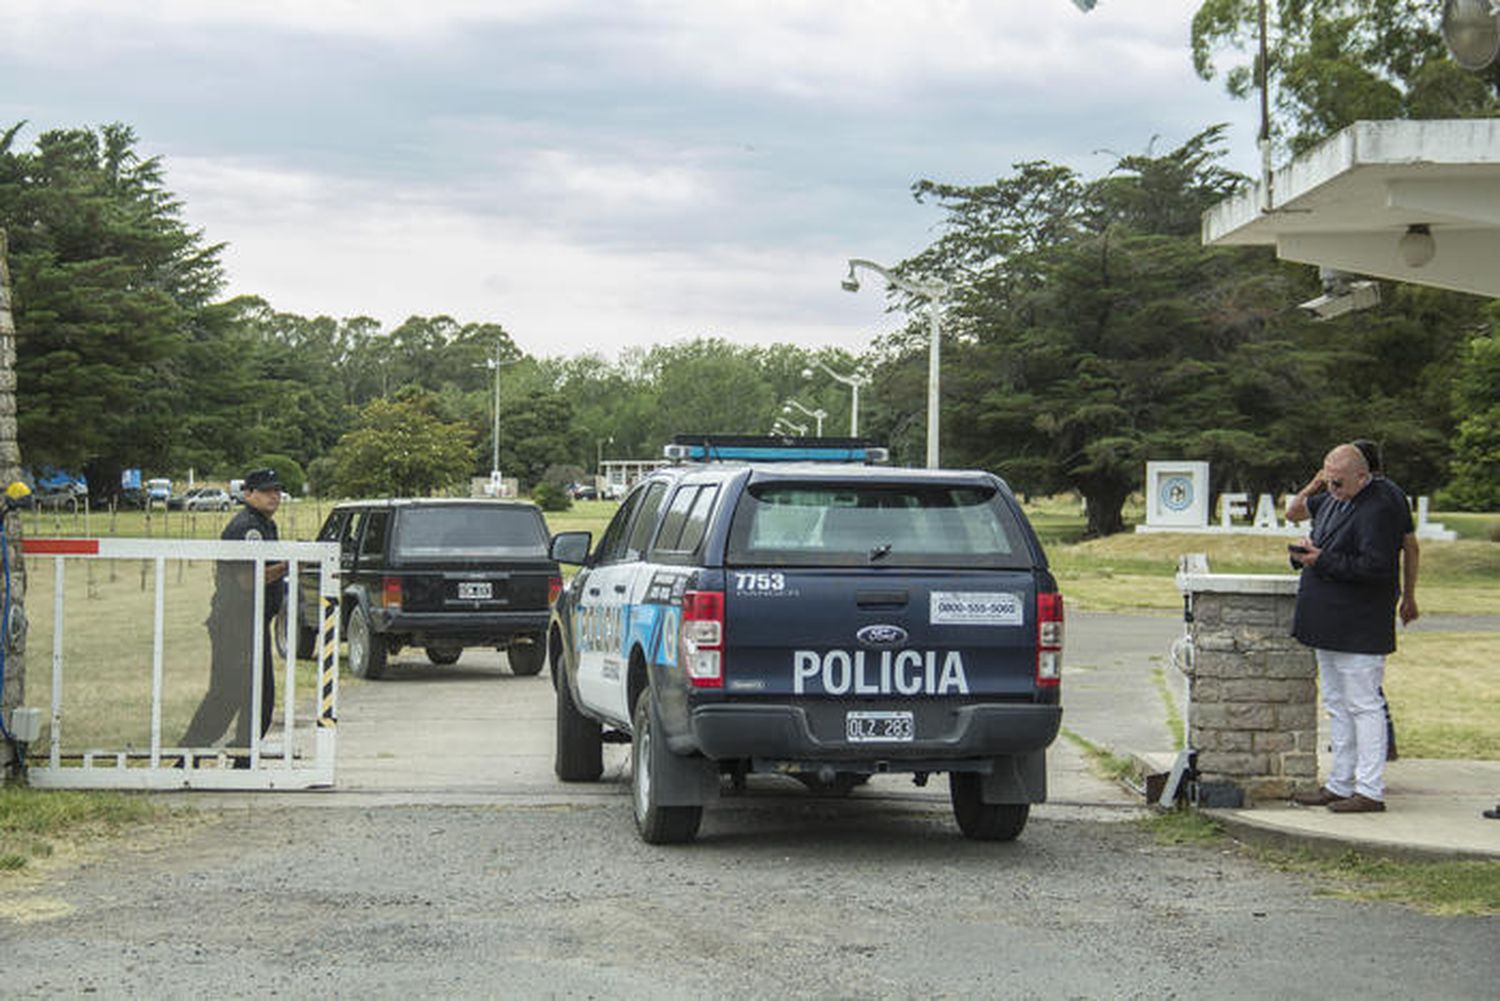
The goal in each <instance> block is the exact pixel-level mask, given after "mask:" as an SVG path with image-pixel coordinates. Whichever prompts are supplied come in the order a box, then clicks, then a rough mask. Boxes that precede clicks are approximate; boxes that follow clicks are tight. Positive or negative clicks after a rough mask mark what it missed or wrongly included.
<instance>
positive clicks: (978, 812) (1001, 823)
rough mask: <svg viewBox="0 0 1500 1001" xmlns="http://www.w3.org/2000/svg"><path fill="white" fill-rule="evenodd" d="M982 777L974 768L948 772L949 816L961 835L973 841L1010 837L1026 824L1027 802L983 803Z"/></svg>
mask: <svg viewBox="0 0 1500 1001" xmlns="http://www.w3.org/2000/svg"><path fill="white" fill-rule="evenodd" d="M983 786H984V778H983V776H981V775H978V774H976V773H974V772H949V773H948V793H949V795H950V796H951V797H952V799H953V816H954V819H956V820H957V821H958V829H959V830H961V831H963V832H964V837H966V838H973V839H974V840H976V841H1014V840H1015V839H1016V838H1018V837H1020V836H1021V831H1023V830H1024V829H1025V827H1026V818H1027V817H1029V816H1030V815H1031V804H1030V803H986V802H984V800H983V799H982V798H981V790H982V788H983Z"/></svg>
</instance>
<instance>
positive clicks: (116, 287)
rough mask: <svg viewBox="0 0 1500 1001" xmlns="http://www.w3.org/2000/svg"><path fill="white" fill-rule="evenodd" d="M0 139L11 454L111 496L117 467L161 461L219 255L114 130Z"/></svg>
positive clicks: (121, 131) (122, 133)
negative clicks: (11, 285) (11, 329)
mask: <svg viewBox="0 0 1500 1001" xmlns="http://www.w3.org/2000/svg"><path fill="white" fill-rule="evenodd" d="M24 124H25V123H21V124H19V125H16V126H14V127H12V128H10V129H8V130H7V131H5V132H4V133H3V134H0V225H4V226H5V227H6V229H8V230H9V232H10V234H11V252H12V267H13V270H14V275H15V313H16V328H17V335H18V347H17V355H18V358H17V365H16V369H17V389H18V397H19V399H20V400H21V401H22V406H21V408H20V413H19V415H18V427H19V434H20V438H21V442H22V448H23V449H24V450H25V453H26V454H27V455H28V456H29V457H30V459H31V460H32V461H34V462H38V463H49V464H53V465H59V466H66V467H69V468H75V469H76V468H78V467H79V466H83V467H84V468H85V469H86V470H87V471H88V473H89V481H90V485H91V487H92V488H93V489H94V490H95V491H96V492H112V490H113V489H115V488H117V486H118V483H119V476H118V471H119V469H120V468H121V467H122V466H125V465H142V466H157V467H160V466H161V465H163V464H165V463H166V462H168V461H169V459H170V457H171V455H172V449H173V444H174V432H175V429H176V428H177V423H178V418H179V413H180V408H181V406H182V403H183V398H182V396H181V395H180V394H181V387H180V386H178V385H174V384H173V380H172V379H171V378H170V375H169V374H170V372H171V371H172V370H173V366H176V365H178V364H180V363H181V361H182V358H183V355H184V353H185V351H186V350H187V348H188V347H189V345H190V343H191V341H192V330H193V326H194V323H195V321H196V320H197V319H198V316H199V314H200V313H201V311H202V310H204V309H205V307H207V305H208V304H209V302H210V300H211V299H212V297H213V296H214V295H215V294H216V293H217V292H218V290H219V287H220V283H221V272H220V267H219V261H218V257H219V251H220V248H219V247H218V246H215V245H210V244H206V243H205V242H204V239H203V236H202V234H201V233H199V232H196V231H193V230H190V229H188V228H187V227H186V225H185V224H184V223H183V221H182V219H181V218H180V206H179V204H178V203H177V201H176V200H175V199H174V198H173V197H172V195H171V194H170V193H169V192H168V191H166V189H165V188H164V187H163V185H162V167H161V162H160V160H159V159H158V158H155V157H149V158H144V159H143V158H141V157H140V156H139V155H138V154H137V153H136V149H135V146H136V137H135V134H134V132H133V131H132V130H131V129H130V128H129V127H127V126H125V125H120V124H114V125H105V126H102V127H100V128H98V129H64V130H56V131H49V132H44V133H42V135H41V136H40V137H39V138H38V139H37V141H36V145H35V148H34V149H32V150H30V151H25V150H19V149H17V148H16V137H17V135H18V134H19V132H20V130H21V129H22V127H23V126H24Z"/></svg>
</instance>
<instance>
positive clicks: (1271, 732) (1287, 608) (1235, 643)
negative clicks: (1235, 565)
mask: <svg viewBox="0 0 1500 1001" xmlns="http://www.w3.org/2000/svg"><path fill="white" fill-rule="evenodd" d="M1200 566H1202V567H1205V568H1206V563H1202V564H1200ZM1177 585H1178V587H1179V589H1181V590H1182V592H1183V593H1184V594H1185V595H1187V596H1188V597H1189V599H1190V602H1191V609H1192V615H1193V624H1192V639H1193V654H1192V661H1191V665H1190V666H1189V669H1188V720H1187V723H1188V746H1189V747H1192V748H1194V749H1195V750H1196V751H1197V752H1198V757H1197V771H1198V781H1199V783H1200V787H1205V788H1214V787H1218V788H1221V789H1222V788H1226V787H1232V788H1233V789H1236V790H1238V791H1239V792H1240V793H1241V794H1242V795H1243V797H1244V802H1245V805H1247V806H1248V805H1253V804H1254V803H1255V802H1256V801H1270V800H1282V799H1286V798H1287V797H1289V796H1290V795H1291V794H1292V793H1293V792H1294V791H1298V790H1301V789H1304V788H1312V787H1314V786H1316V785H1317V778H1318V746H1317V744H1318V686H1317V677H1318V672H1317V663H1316V660H1315V659H1314V657H1313V652H1312V651H1311V650H1310V649H1308V648H1307V647H1305V646H1303V645H1302V644H1301V643H1298V642H1297V641H1296V640H1294V639H1293V638H1292V636H1291V630H1292V610H1293V607H1294V605H1295V603H1296V595H1297V578H1296V577H1295V576H1293V575H1290V574H1288V575H1279V574H1215V573H1207V572H1183V573H1179V574H1178V576H1177Z"/></svg>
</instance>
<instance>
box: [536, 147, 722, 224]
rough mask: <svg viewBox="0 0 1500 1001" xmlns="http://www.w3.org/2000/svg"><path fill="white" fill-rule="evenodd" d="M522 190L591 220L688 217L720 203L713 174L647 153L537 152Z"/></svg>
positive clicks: (558, 150)
mask: <svg viewBox="0 0 1500 1001" xmlns="http://www.w3.org/2000/svg"><path fill="white" fill-rule="evenodd" d="M522 185H523V187H524V188H525V189H526V191H527V193H528V195H532V196H535V197H539V198H551V199H556V200H558V201H559V202H561V203H562V204H563V205H565V206H566V207H568V208H569V209H572V210H574V211H577V210H582V211H583V212H585V213H589V214H593V213H607V214H630V215H635V214H640V213H652V212H662V211H666V212H683V211H687V210H690V209H705V208H708V207H709V206H710V205H711V204H712V203H713V202H715V201H716V200H718V198H719V194H718V192H717V190H716V186H717V185H716V181H715V179H714V177H713V175H712V174H711V173H709V172H708V171H704V170H700V169H697V168H696V167H694V166H693V165H691V164H690V163H680V162H676V163H674V162H664V161H662V160H660V159H656V158H654V157H652V156H651V155H650V154H647V153H645V152H644V151H642V152H641V153H640V154H638V156H637V157H635V158H633V159H631V160H623V159H619V158H611V159H606V158H604V157H603V156H599V155H588V154H585V153H582V152H580V151H575V150H565V149H542V150H536V151H533V152H531V153H529V154H526V155H525V157H524V161H523V166H522Z"/></svg>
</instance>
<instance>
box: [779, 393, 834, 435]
mask: <svg viewBox="0 0 1500 1001" xmlns="http://www.w3.org/2000/svg"><path fill="white" fill-rule="evenodd" d="M794 408H795V409H797V410H799V411H801V412H802V413H804V414H806V415H807V416H808V417H811V418H812V419H813V420H815V421H817V422H818V437H819V438H821V437H823V418H825V417H827V416H828V411H826V410H824V409H823V408H821V407H819V408H818V409H817V410H809V409H807V408H806V407H804V406H803V405H802V404H800V403H798V402H797V401H796V400H787V401H786V404H785V405H784V406H782V408H781V412H782V413H784V414H789V413H791V412H792V410H793V409H794Z"/></svg>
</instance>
